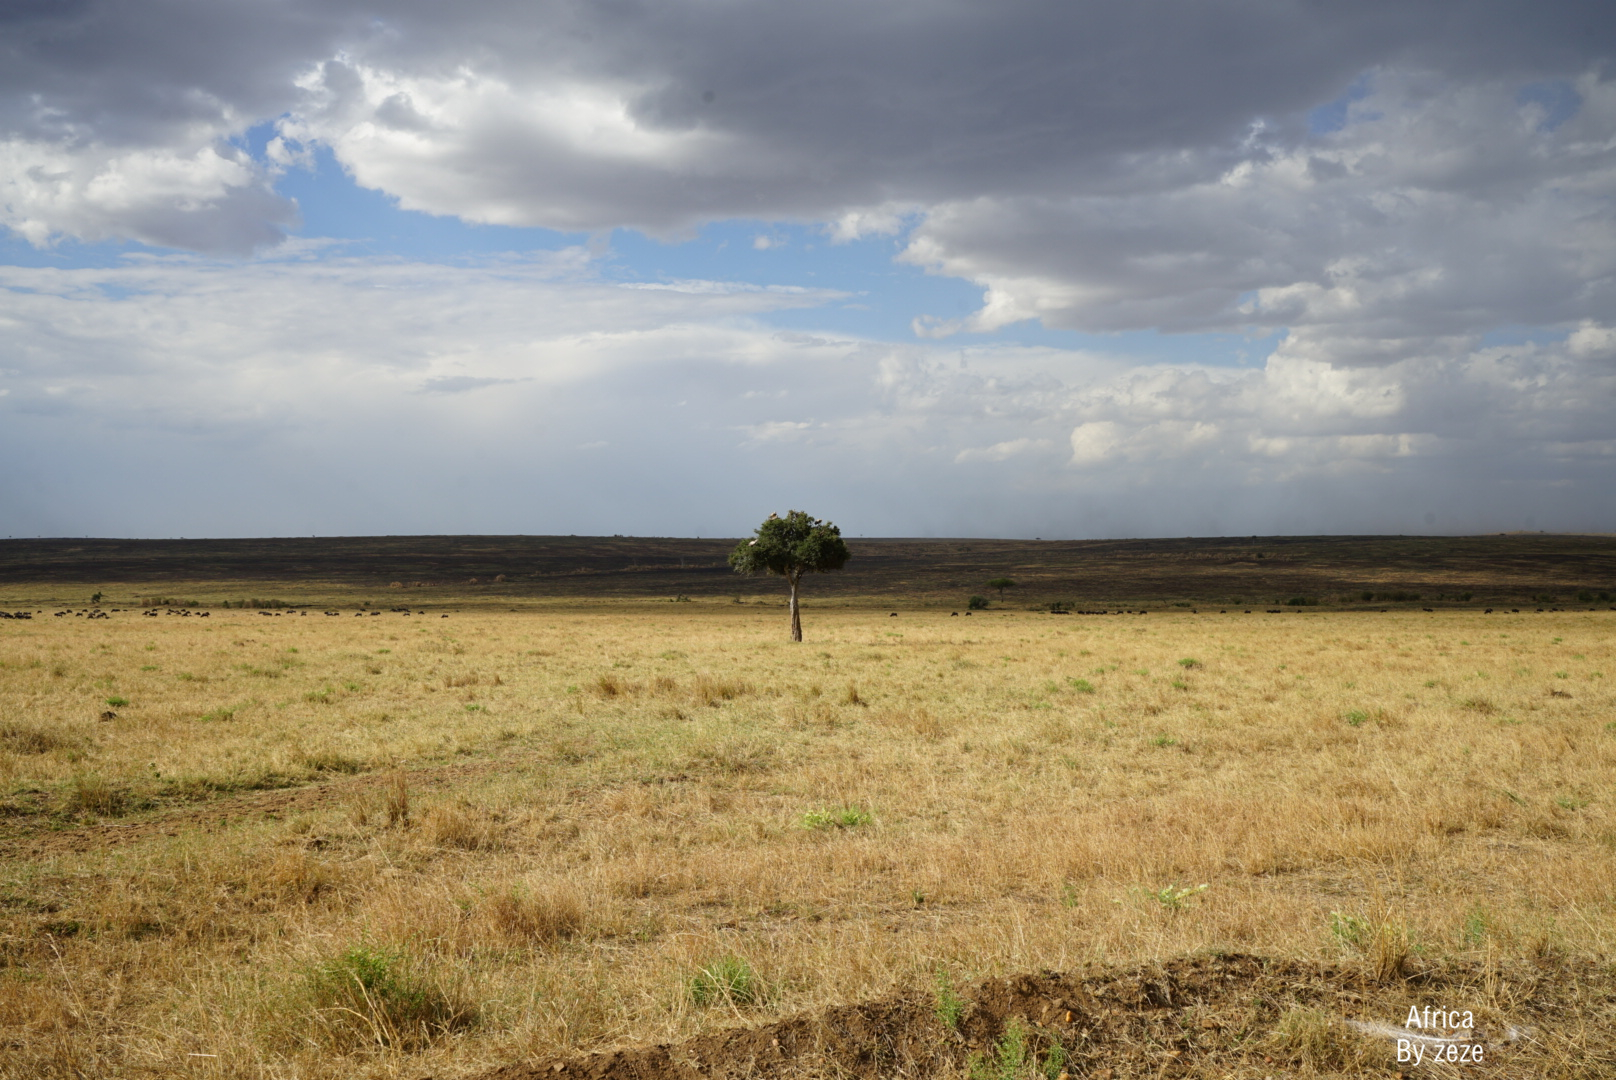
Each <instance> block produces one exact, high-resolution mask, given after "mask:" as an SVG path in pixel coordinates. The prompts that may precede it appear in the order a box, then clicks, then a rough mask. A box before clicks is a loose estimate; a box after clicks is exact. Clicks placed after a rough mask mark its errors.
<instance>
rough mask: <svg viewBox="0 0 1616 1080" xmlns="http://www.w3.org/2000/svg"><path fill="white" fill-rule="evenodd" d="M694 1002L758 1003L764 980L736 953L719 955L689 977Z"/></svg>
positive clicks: (736, 1004) (704, 1004) (690, 994)
mask: <svg viewBox="0 0 1616 1080" xmlns="http://www.w3.org/2000/svg"><path fill="white" fill-rule="evenodd" d="M685 989H686V992H687V993H688V994H689V996H690V1000H691V1002H693V1003H694V1004H696V1005H699V1006H701V1007H703V1008H705V1007H707V1006H708V1005H717V1004H720V1003H722V1004H727V1005H735V1006H741V1005H756V1004H759V1003H761V1002H762V1001H763V996H764V995H763V983H762V980H760V979H759V978H758V976H757V972H755V971H753V970H752V965H751V964H748V963H747V962H746V961H745V960H743V959H741V958H740V957H739V956H735V955H733V954H731V955H729V956H722V957H719V958H718V959H717V960H714V961H713V962H712V963H710V964H708V965H707V966H706V967H704V968H702V969H701V970H700V971H698V972H696V973H695V974H694V975H692V976H691V977H690V981H689V982H688V983H687V984H686V986H685Z"/></svg>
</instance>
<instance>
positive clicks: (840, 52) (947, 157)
mask: <svg viewBox="0 0 1616 1080" xmlns="http://www.w3.org/2000/svg"><path fill="white" fill-rule="evenodd" d="M4 11H5V14H4V15H3V16H0V18H4V19H5V22H4V24H3V25H4V27H5V29H4V32H3V36H0V40H3V44H0V101H3V104H0V129H3V130H4V132H5V133H6V135H8V136H9V137H10V138H11V139H12V140H16V141H17V142H19V143H21V144H23V145H24V146H25V147H27V148H32V149H33V150H34V153H35V156H37V157H40V158H41V160H40V161H37V162H33V163H32V165H33V166H34V167H35V173H36V176H43V177H45V179H44V180H36V181H35V183H34V184H33V185H31V186H29V185H24V187H25V188H26V190H22V191H16V190H14V191H13V192H11V193H10V197H9V198H8V199H7V200H6V201H8V202H10V203H13V204H16V205H14V206H13V207H12V208H11V209H10V211H9V217H10V218H11V223H12V224H13V225H14V226H15V225H17V224H18V222H19V221H27V222H29V223H30V225H31V229H32V231H31V232H30V233H29V235H30V236H35V237H43V236H44V235H47V234H48V233H49V232H52V231H61V232H67V233H85V232H92V233H97V234H102V233H116V232H117V230H118V228H119V223H118V220H117V208H118V206H120V205H123V204H124V203H127V204H128V205H129V206H130V207H131V210H130V215H131V224H130V225H129V226H128V229H127V231H128V232H130V233H133V234H136V235H142V236H146V235H152V236H159V237H172V239H170V240H168V241H167V242H172V243H178V244H181V245H185V244H197V245H204V246H205V245H208V244H210V243H211V244H212V245H213V246H230V244H231V243H232V242H233V243H234V244H235V245H236V246H238V247H239V246H241V245H243V244H251V243H255V242H262V241H263V239H264V237H265V235H267V234H266V233H265V231H264V230H266V229H271V230H272V229H275V228H278V227H280V226H283V225H285V224H286V223H287V221H288V214H287V212H286V209H285V208H284V207H275V206H272V205H269V204H267V203H266V202H265V201H264V200H263V199H262V198H251V197H240V198H238V197H237V196H239V195H242V193H243V192H244V191H246V190H248V189H253V188H255V187H257V188H259V189H262V187H263V185H264V183H265V178H264V177H263V176H262V175H261V174H260V175H254V176H248V175H240V176H231V177H225V178H222V179H221V178H220V177H218V176H215V175H208V174H207V170H206V169H204V168H203V166H204V165H206V164H207V163H205V162H204V163H202V165H198V164H196V163H194V162H192V163H191V164H190V165H189V166H185V165H184V164H183V163H184V162H187V161H191V160H192V158H193V156H194V154H195V153H196V151H198V150H199V149H201V148H202V147H205V146H207V145H210V144H212V143H215V142H217V141H218V140H221V139H225V138H227V137H229V136H231V135H235V134H238V133H239V132H240V131H242V130H244V129H245V128H247V127H249V126H251V125H253V124H254V123H258V122H263V121H271V120H275V119H276V118H278V117H280V116H281V115H282V114H283V113H291V114H293V116H294V117H296V118H299V119H301V120H304V121H306V123H302V124H294V125H293V130H295V131H297V132H300V133H303V134H306V135H307V136H309V137H311V138H315V139H320V140H325V141H329V142H331V143H332V144H333V145H335V146H336V147H337V148H338V152H339V156H341V157H342V158H343V160H344V161H345V164H347V165H348V166H349V167H350V168H351V169H353V170H354V172H355V174H356V175H357V176H358V177H359V178H360V179H361V181H365V182H370V183H373V184H374V185H375V186H378V187H381V188H383V189H384V190H387V191H389V192H390V193H392V194H395V195H398V196H400V197H401V198H402V199H403V200H404V202H405V204H406V205H416V206H419V207H420V208H422V209H427V210H432V211H434V212H439V213H450V214H459V215H462V216H465V217H468V218H472V219H477V220H493V221H504V222H510V223H522V224H539V225H550V226H559V227H565V228H602V227H609V226H615V225H624V224H628V225H639V226H644V227H649V228H654V229H677V228H679V227H682V226H686V225H689V224H690V223H692V222H694V221H698V220H701V219H705V218H714V217H727V216H737V215H744V216H749V217H771V216H772V217H779V216H797V217H803V218H811V219H834V218H836V217H838V216H839V215H841V214H843V213H847V212H849V211H854V210H858V209H861V208H867V207H871V206H875V205H879V204H882V203H887V202H894V201H895V202H901V203H914V204H928V203H932V202H936V201H945V200H953V199H964V198H972V197H978V196H988V197H1011V196H1016V195H1020V194H1045V195H1050V194H1054V195H1069V194H1072V193H1074V191H1078V190H1083V191H1093V192H1103V191H1105V190H1108V189H1109V190H1118V189H1127V190H1137V189H1138V188H1139V187H1140V186H1141V185H1143V186H1147V187H1148V186H1152V185H1162V186H1172V185H1174V184H1177V183H1181V182H1183V181H1185V180H1188V179H1194V178H1204V177H1206V176H1207V175H1216V173H1217V171H1219V169H1220V168H1223V167H1226V166H1227V165H1228V164H1229V163H1230V162H1231V161H1233V160H1235V159H1236V158H1238V156H1239V146H1238V144H1239V140H1240V137H1241V135H1242V133H1243V132H1245V131H1246V130H1248V129H1249V127H1250V125H1251V124H1252V123H1253V122H1254V121H1257V120H1266V121H1267V122H1268V123H1269V124H1271V125H1274V126H1275V127H1276V129H1283V130H1289V131H1293V132H1299V131H1300V130H1301V125H1302V117H1303V115H1304V114H1305V112H1306V111H1307V110H1308V109H1309V108H1311V107H1313V106H1316V105H1319V104H1321V103H1323V102H1325V101H1328V100H1329V99H1331V98H1333V97H1335V96H1336V95H1338V94H1340V93H1341V92H1343V91H1344V90H1345V89H1346V88H1347V87H1348V86H1349V85H1351V83H1352V81H1353V80H1354V78H1356V77H1357V76H1358V75H1359V73H1361V72H1363V71H1364V70H1366V69H1368V68H1371V67H1377V66H1380V67H1406V68H1411V69H1418V70H1426V71H1432V72H1436V73H1438V74H1440V75H1443V76H1445V77H1448V78H1453V79H1459V80H1466V79H1473V78H1485V79H1488V80H1500V79H1503V80H1516V81H1520V80H1527V79H1532V78H1538V77H1547V76H1553V75H1568V74H1575V73H1577V72H1579V71H1581V70H1583V69H1585V68H1586V67H1588V66H1589V65H1590V64H1592V63H1594V62H1595V61H1598V60H1600V59H1602V57H1603V56H1604V54H1605V52H1606V51H1607V50H1608V45H1607V43H1608V42H1610V41H1611V40H1613V39H1616V9H1613V8H1611V6H1610V5H1606V4H1592V3H1590V4H1539V5H1522V4H1518V3H1476V2H1474V0H1469V2H1453V3H1426V4H1408V3H1389V2H1388V3H1354V4H1350V5H1346V4H1328V3H1317V4H1308V3H1298V2H1282V0H1241V2H1221V3H1219V2H1207V0H1154V2H1134V3H1114V4H1096V3H1088V4H1057V3H1050V2H1048V0H1025V2H1020V0H1017V2H1002V0H1001V2H995V3H958V2H938V0H928V2H925V3H912V2H911V3H901V2H900V3H889V4H883V5H869V4H867V3H852V2H826V3H818V4H812V5H803V4H786V3H773V4H760V3H720V2H707V0H702V2H693V0H687V2H666V3H654V4H652V3H645V4H641V3H633V2H611V3H593V2H592V3H548V4H532V3H525V2H524V3H514V2H509V3H506V2H483V3H476V2H472V3H460V4H454V5H445V4H440V3H425V2H420V3H395V4H386V5H376V4H352V3H343V2H340V0H336V2H330V0H322V2H319V3H314V2H303V3H297V2H286V3H276V4H265V3H256V2H236V3H220V2H217V0H153V2H146V3H140V4H129V3H113V2H110V0H106V2H80V3H69V4H42V3H24V4H17V3H12V4H9V5H7V6H6V7H5V9H4ZM338 56H341V57H342V58H344V61H345V62H341V63H334V64H328V63H326V62H327V61H331V60H333V59H334V58H336V57H338ZM321 65H324V66H321ZM300 76H301V79H300ZM295 81H301V84H302V85H301V86H298V85H294V82H295ZM434 112H435V113H436V115H435V116H434ZM614 112H615V113H616V114H617V115H616V116H613V115H611V114H612V113H614ZM614 125H615V127H614ZM378 133H379V134H378ZM406 136H407V138H405V137H406ZM395 137H396V138H395ZM47 151H54V152H55V153H56V154H57V155H58V156H60V155H63V154H66V155H73V154H77V155H79V156H81V157H82V156H85V155H88V159H89V165H87V166H86V168H88V169H89V173H88V175H87V176H84V177H79V176H77V174H76V173H75V172H74V170H73V169H71V168H69V167H66V166H65V165H64V164H63V162H62V161H60V160H57V161H56V162H55V164H54V165H53V164H52V162H51V161H50V160H45V159H48V158H50V154H49V153H47ZM141 153H146V154H156V155H158V156H162V155H165V154H166V155H169V156H170V157H171V158H174V159H176V160H180V161H181V164H180V165H172V164H171V167H170V168H169V170H168V172H167V173H166V174H165V175H167V176H168V180H167V183H166V186H165V184H161V183H158V184H153V183H149V182H146V181H143V179H142V177H141V175H140V169H139V168H138V166H137V165H132V164H130V163H129V162H128V161H125V160H124V159H123V158H120V156H119V155H120V154H125V155H127V154H141ZM1138 155H1145V156H1146V158H1147V159H1148V160H1144V161H1141V160H1139V159H1138ZM1175 155H1176V157H1175ZM10 157H11V163H10V164H11V166H12V167H13V168H19V167H24V168H25V167H27V166H28V165H29V162H28V161H27V154H25V153H21V152H19V151H15V150H14V152H13V153H12V154H11V155H10ZM1142 165H1148V168H1141V166H1142ZM97 167H98V168H99V169H100V171H99V172H97V171H96V168H97ZM199 169H200V170H202V172H201V173H200V174H199V173H198V170H199ZM109 170H110V171H111V172H112V173H114V174H116V175H118V176H120V177H127V179H126V180H125V181H124V183H123V187H124V189H125V192H126V198H125V199H124V200H123V203H120V202H118V201H117V200H110V201H109V200H108V199H107V198H106V197H105V193H99V194H98V193H96V192H94V191H89V192H86V191H84V190H81V189H85V188H88V187H89V186H90V185H91V184H92V182H93V180H94V178H95V177H96V176H101V175H104V174H106V173H107V172H108V171H109ZM52 176H54V177H56V178H57V179H56V182H55V186H54V187H52V186H51V184H50V183H49V178H50V177H52ZM188 183H189V184H190V185H191V186H190V187H188V186H187V184H188ZM193 188H194V189H195V190H192V189H193ZM198 192H201V197H200V198H199V197H198ZM147 196H150V197H151V198H155V199H157V200H159V201H161V200H163V199H167V200H168V201H169V202H170V203H172V204H173V205H176V206H181V207H185V208H189V209H190V210H191V211H192V212H194V213H196V214H199V215H207V214H212V215H216V216H222V217H225V218H228V219H231V220H232V221H238V220H239V222H240V223H239V224H237V225H235V226H233V227H218V228H214V229H212V230H201V231H200V232H199V233H197V234H194V235H190V236H188V235H187V234H185V232H184V230H181V229H176V228H171V227H168V226H166V225H163V224H161V223H158V224H152V223H151V222H150V221H147V220H144V219H143V218H142V214H143V213H145V214H147V215H148V216H149V214H150V211H149V210H146V211H143V210H142V209H141V206H142V205H143V203H142V200H143V199H144V198H146V197H147ZM86 203H88V204H90V208H89V209H88V210H86V209H85V206H84V204H86ZM253 218H256V219H257V223H256V225H253V224H248V223H247V221H246V219H253ZM197 236H200V237H201V239H197V238H196V237H197ZM210 237H213V239H212V240H210V239H209V238H210Z"/></svg>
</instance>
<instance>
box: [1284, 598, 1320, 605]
mask: <svg viewBox="0 0 1616 1080" xmlns="http://www.w3.org/2000/svg"><path fill="white" fill-rule="evenodd" d="M1318 603H1319V601H1318V598H1317V597H1314V596H1293V597H1291V598H1290V599H1289V600H1287V601H1285V604H1286V606H1288V607H1317V606H1318Z"/></svg>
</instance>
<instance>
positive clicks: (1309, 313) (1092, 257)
mask: <svg viewBox="0 0 1616 1080" xmlns="http://www.w3.org/2000/svg"><path fill="white" fill-rule="evenodd" d="M1576 90H1577V99H1578V101H1579V102H1580V105H1579V107H1578V110H1577V111H1576V112H1575V114H1573V115H1571V116H1569V117H1568V118H1565V119H1564V120H1562V122H1561V123H1560V124H1559V125H1557V126H1555V127H1553V128H1552V129H1547V128H1545V127H1544V125H1543V124H1542V122H1541V114H1540V110H1538V109H1537V108H1535V107H1533V106H1531V105H1522V104H1521V102H1520V100H1519V98H1518V92H1517V88H1516V87H1512V86H1510V85H1509V84H1506V83H1490V84H1480V85H1466V86H1454V85H1450V84H1445V83H1441V82H1439V81H1434V80H1432V79H1430V78H1428V77H1426V78H1421V77H1413V76H1398V75H1395V74H1393V73H1381V74H1379V75H1378V76H1377V77H1376V78H1375V79H1374V80H1372V88H1371V89H1370V90H1368V91H1367V92H1366V93H1364V94H1363V96H1362V97H1361V98H1359V99H1358V100H1357V101H1355V102H1354V103H1353V104H1352V105H1351V107H1350V108H1349V109H1348V110H1347V111H1346V121H1345V123H1344V125H1343V126H1342V127H1341V128H1340V129H1339V130H1337V131H1335V132H1333V133H1331V134H1329V135H1327V136H1324V137H1321V138H1310V139H1305V140H1302V141H1300V142H1298V143H1295V144H1287V143H1286V142H1285V141H1284V140H1282V139H1278V138H1274V139H1270V138H1267V137H1254V138H1253V139H1252V140H1251V141H1250V143H1249V145H1248V146H1247V147H1246V148H1245V150H1244V153H1243V154H1242V155H1241V156H1240V158H1239V159H1238V160H1234V161H1227V160H1224V161H1216V162H1214V159H1215V158H1216V157H1217V155H1216V154H1215V153H1213V152H1207V153H1203V154H1201V155H1191V156H1192V157H1198V158H1199V159H1200V160H1201V161H1202V163H1203V165H1202V167H1188V168H1186V167H1184V165H1183V159H1184V157H1185V155H1183V154H1176V155H1174V156H1173V157H1174V160H1172V161H1168V160H1158V161H1155V162H1144V161H1142V162H1140V163H1139V171H1140V173H1141V175H1148V176H1158V177H1169V178H1171V177H1173V175H1174V173H1175V172H1177V173H1178V174H1179V176H1178V180H1177V182H1157V183H1147V184H1143V185H1141V186H1140V187H1139V188H1138V189H1137V190H1132V191H1116V192H1108V193H1102V194H1080V195H1069V196H1064V197H1058V198H1057V197H1050V196H1045V195H1036V196H1033V195H1028V196H983V197H979V198H975V199H971V200H966V201H956V202H950V203H947V204H942V205H938V206H935V207H933V208H931V210H930V211H929V212H928V213H927V215H926V217H925V219H924V221H923V222H922V223H921V224H920V225H919V226H918V227H917V228H916V229H915V230H914V232H913V233H912V234H911V236H910V239H909V243H908V246H907V248H906V250H905V252H904V255H903V257H904V258H905V259H906V260H907V261H910V262H913V263H916V264H918V265H922V266H925V267H927V268H928V269H931V270H932V271H934V272H937V273H942V274H947V275H950V276H956V277H964V278H968V279H970V280H972V281H976V282H978V283H980V284H981V285H982V286H983V287H984V289H985V298H984V303H983V306H982V307H981V309H980V310H979V311H977V312H976V313H975V314H974V315H972V316H970V317H969V318H966V319H958V320H952V321H942V320H921V321H919V322H918V323H917V332H920V333H921V334H923V335H924V336H932V337H944V336H948V335H950V334H953V333H958V332H961V331H971V330H992V329H996V328H999V327H1002V326H1005V325H1009V324H1011V323H1014V322H1018V321H1021V320H1026V319H1038V320H1041V321H1042V322H1043V323H1045V324H1046V325H1049V326H1055V327H1065V328H1070V329H1078V330H1087V331H1117V330H1132V329H1142V328H1160V329H1165V330H1170V331H1204V330H1230V329H1238V328H1257V329H1260V330H1262V331H1265V332H1271V331H1273V330H1275V329H1279V328H1288V329H1289V330H1290V331H1291V332H1292V337H1291V338H1290V340H1289V343H1288V350H1289V352H1290V353H1291V354H1292V355H1295V356H1310V357H1312V358H1314V359H1316V360H1319V361H1323V362H1328V363H1332V364H1345V365H1351V366H1363V365H1377V364H1386V363H1395V362H1398V361H1402V360H1407V359H1410V358H1413V357H1418V356H1426V357H1430V358H1433V359H1436V358H1453V357H1456V356H1461V355H1464V354H1465V353H1466V352H1467V351H1468V350H1470V349H1472V348H1474V347H1475V346H1476V345H1477V344H1478V342H1479V339H1480V337H1481V335H1482V334H1483V333H1484V332H1485V331H1486V330H1489V329H1491V328H1493V327H1495V326H1502V325H1533V326H1556V325H1566V324H1568V323H1578V322H1590V323H1591V322H1592V321H1594V320H1600V319H1608V318H1609V317H1610V316H1611V314H1612V313H1613V312H1616V218H1612V216H1611V215H1610V213H1609V209H1608V198H1609V192H1610V191H1612V190H1616V83H1613V82H1606V81H1602V80H1601V79H1600V78H1599V77H1597V76H1596V75H1594V74H1584V75H1583V76H1581V77H1580V78H1579V79H1578V81H1577V83H1576ZM1214 164H1215V165H1216V167H1215V168H1213V167H1212V166H1213V165H1214ZM1579 333H1582V331H1579ZM1595 333H1596V331H1592V330H1590V331H1587V333H1586V334H1584V337H1581V338H1579V339H1578V341H1579V342H1584V341H1592V340H1593V339H1592V338H1591V337H1589V336H1588V335H1590V334H1595ZM1579 347H1586V346H1583V345H1579Z"/></svg>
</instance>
